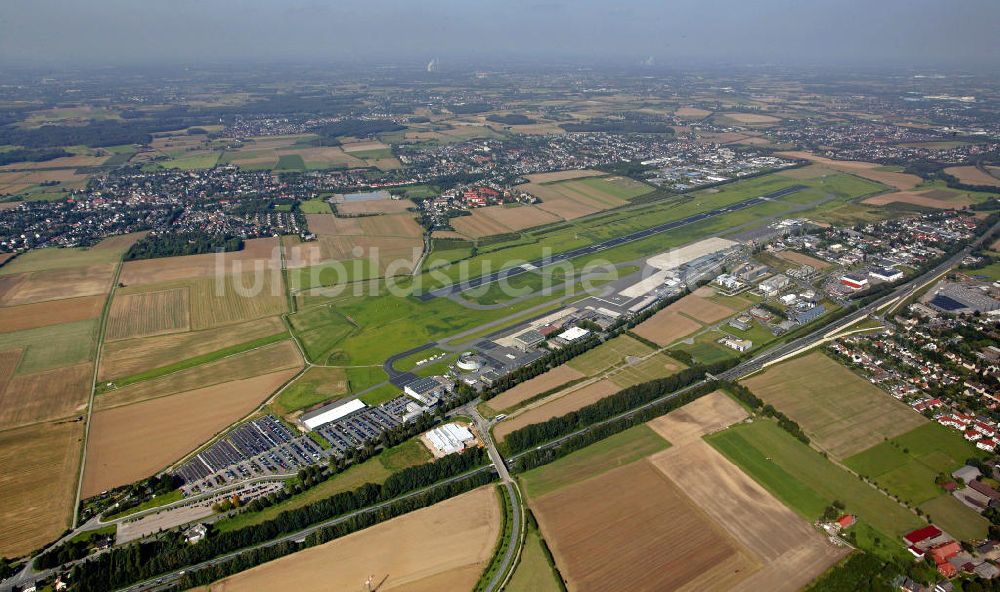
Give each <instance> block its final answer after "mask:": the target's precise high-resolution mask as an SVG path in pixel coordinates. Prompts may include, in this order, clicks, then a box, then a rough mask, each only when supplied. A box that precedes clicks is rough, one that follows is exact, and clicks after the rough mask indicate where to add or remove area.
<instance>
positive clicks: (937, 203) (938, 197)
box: [864, 189, 972, 210]
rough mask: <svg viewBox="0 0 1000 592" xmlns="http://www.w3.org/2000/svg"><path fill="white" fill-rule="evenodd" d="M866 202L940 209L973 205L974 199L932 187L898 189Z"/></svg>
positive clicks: (870, 198)
mask: <svg viewBox="0 0 1000 592" xmlns="http://www.w3.org/2000/svg"><path fill="white" fill-rule="evenodd" d="M864 203H867V204H872V205H876V206H884V205H886V204H891V203H908V204H913V205H916V206H923V207H925V208H936V209H939V210H951V209H961V208H964V207H966V206H969V205H972V200H971V199H969V197H968V195H967V194H964V193H954V192H951V191H944V190H940V189H930V190H927V191H896V192H894V193H883V194H882V195H876V196H875V197H869V198H868V199H866V200H865V201H864Z"/></svg>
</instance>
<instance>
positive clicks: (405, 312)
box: [289, 293, 552, 366]
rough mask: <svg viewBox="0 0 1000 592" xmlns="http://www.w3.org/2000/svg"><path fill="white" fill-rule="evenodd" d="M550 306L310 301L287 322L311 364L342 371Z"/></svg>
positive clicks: (395, 299)
mask: <svg viewBox="0 0 1000 592" xmlns="http://www.w3.org/2000/svg"><path fill="white" fill-rule="evenodd" d="M549 300H552V298H549V297H545V296H537V297H531V298H528V299H526V300H524V301H522V302H519V303H517V304H514V305H511V306H505V307H502V308H498V309H495V310H474V309H469V308H465V307H464V306H462V305H460V304H458V303H456V302H453V301H451V300H449V299H447V298H435V299H433V300H430V301H426V302H421V301H420V300H417V299H416V298H412V297H400V296H395V295H393V294H389V293H382V294H379V295H374V296H342V297H339V298H330V299H324V298H316V299H313V298H310V299H308V300H307V301H305V302H304V303H303V304H304V307H303V308H302V309H301V310H300V311H299V312H298V313H296V314H293V315H290V316H289V319H290V320H291V323H292V327H293V328H294V330H295V332H296V334H297V335H298V336H299V337H300V338H301V339H302V341H303V347H304V348H305V349H306V353H307V354H308V355H309V358H310V359H311V360H314V361H317V362H322V363H326V364H330V365H344V366H349V365H367V364H381V363H382V362H383V361H385V359H386V358H388V357H389V356H391V355H392V354H395V353H398V352H400V351H404V350H406V349H409V348H411V347H416V346H418V345H423V344H425V343H427V342H430V341H435V340H437V339H440V338H442V337H446V336H449V335H454V334H456V333H459V332H461V331H463V330H467V329H472V328H475V327H477V326H479V325H482V324H484V323H488V322H490V321H493V320H496V319H500V318H503V317H505V316H508V315H511V314H514V313H517V312H520V311H522V310H525V309H527V308H531V307H533V306H537V305H539V304H542V303H544V302H547V301H549ZM496 329H497V328H493V329H491V330H496ZM387 336H390V338H387Z"/></svg>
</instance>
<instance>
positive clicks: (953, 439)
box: [844, 423, 983, 511]
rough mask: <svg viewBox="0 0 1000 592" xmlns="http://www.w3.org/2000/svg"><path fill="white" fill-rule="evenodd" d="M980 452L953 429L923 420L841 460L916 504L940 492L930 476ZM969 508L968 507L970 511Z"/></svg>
mask: <svg viewBox="0 0 1000 592" xmlns="http://www.w3.org/2000/svg"><path fill="white" fill-rule="evenodd" d="M982 456H983V453H982V451H980V450H979V449H977V448H976V447H975V446H973V445H972V444H971V443H970V442H967V441H966V440H965V438H963V437H962V436H961V435H960V434H959V433H958V432H956V431H955V430H952V429H949V428H946V427H944V426H942V425H940V424H937V423H926V424H924V425H922V426H920V427H918V428H916V429H913V430H911V431H909V432H906V433H905V434H902V435H900V436H897V437H896V438H891V439H889V440H886V441H884V442H881V443H879V444H876V445H875V446H872V447H871V448H869V449H868V450H865V451H864V452H861V453H858V454H855V455H854V456H851V457H849V458H847V459H845V461H844V464H846V465H847V466H848V467H850V468H851V469H852V470H854V471H856V472H857V473H858V474H859V475H864V476H866V477H868V478H870V479H872V480H874V481H875V482H876V483H878V484H879V486H881V487H884V488H885V489H886V490H888V491H891V492H892V493H893V494H894V495H896V496H898V497H899V498H900V499H903V500H906V501H907V502H909V503H911V504H914V505H917V504H923V503H925V502H928V501H930V500H932V499H934V498H936V497H938V496H940V495H942V494H943V491H942V489H941V488H939V487H938V486H937V485H935V483H934V478H935V477H937V476H938V475H939V474H941V473H944V474H946V475H950V474H951V472H952V471H954V470H955V469H958V468H959V467H961V466H962V465H963V464H965V461H966V459H969V458H972V457H982ZM970 511H971V510H970Z"/></svg>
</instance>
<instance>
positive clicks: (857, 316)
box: [0, 198, 1000, 591]
mask: <svg viewBox="0 0 1000 592" xmlns="http://www.w3.org/2000/svg"><path fill="white" fill-rule="evenodd" d="M755 199H760V198H755ZM744 203H745V202H744ZM731 207H732V206H731ZM744 207H745V206H744ZM998 229H1000V223H998V224H996V225H994V226H993V227H992V228H991V229H989V230H988V231H987V232H986V233H984V234H983V235H982V236H980V237H979V238H978V239H977V240H976V241H975V242H973V243H972V244H970V245H969V246H967V247H965V248H964V249H962V250H961V251H959V252H958V253H956V254H954V255H952V256H951V257H949V258H948V259H947V260H945V261H943V262H942V263H940V264H938V265H936V266H935V267H934V268H933V269H931V270H930V271H927V272H925V273H923V274H921V275H920V276H918V277H916V278H913V279H911V280H909V281H907V282H906V283H904V284H901V285H900V286H898V287H897V288H895V289H894V290H893V291H892V292H890V293H889V294H887V295H885V296H882V297H880V298H878V299H876V300H875V301H873V302H871V303H869V304H866V305H865V306H863V307H861V308H859V309H858V310H856V311H854V312H852V313H850V314H848V315H846V316H844V317H842V318H840V319H837V320H836V321H833V322H832V323H827V324H824V325H823V326H821V327H819V328H817V329H815V330H814V331H812V332H810V333H809V334H807V335H804V336H802V337H798V338H796V339H793V340H792V341H789V342H788V343H785V344H782V345H780V346H777V347H775V348H773V349H769V350H767V351H764V352H761V353H759V354H757V355H755V356H753V357H752V358H750V359H749V360H746V361H744V362H742V363H740V364H739V365H737V366H735V367H733V368H731V369H729V370H727V371H725V372H722V373H720V374H719V375H718V376H717V377H707V378H706V379H705V380H702V381H699V382H697V383H695V384H692V385H690V386H688V387H685V388H683V389H680V390H678V391H674V392H671V393H668V394H665V395H663V396H662V397H659V398H657V399H655V400H654V401H651V402H649V403H646V404H644V405H642V406H640V407H638V408H635V409H631V410H629V411H626V412H624V413H622V414H620V415H617V416H615V417H612V418H609V419H606V420H603V421H601V422H599V423H597V424H593V425H591V426H587V427H585V428H581V429H580V430H577V431H575V432H572V433H570V434H566V435H564V436H562V437H560V438H558V439H556V440H553V441H550V442H547V443H545V444H542V445H540V446H538V447H536V448H535V449H533V450H541V449H547V448H553V447H557V446H559V445H560V444H562V443H563V442H565V441H566V440H569V439H571V438H573V437H576V436H578V435H581V434H584V433H587V432H588V431H590V430H592V429H594V428H596V427H598V426H601V425H604V424H607V423H609V422H613V421H616V420H619V419H622V418H625V417H629V416H631V415H634V414H636V413H639V412H641V411H643V410H645V409H648V408H649V407H652V406H654V405H658V404H660V403H663V402H665V401H669V400H671V399H674V398H676V397H678V396H680V395H681V394H683V393H685V392H687V391H689V390H691V389H693V388H697V387H699V386H701V385H703V384H705V383H706V382H708V381H710V380H712V379H713V378H719V379H724V380H731V381H735V380H738V379H740V378H743V377H746V376H748V375H750V374H753V373H755V372H757V371H759V370H760V369H761V368H763V367H764V366H766V365H768V364H771V363H775V362H776V361H780V360H781V359H784V358H787V357H790V356H793V355H796V354H797V353H800V352H802V351H805V350H807V349H810V348H812V347H815V346H817V345H819V344H821V343H823V342H824V341H828V340H829V339H831V338H832V336H834V335H836V334H837V333H839V332H842V331H844V330H846V329H848V328H849V327H850V326H851V325H853V324H854V323H856V322H858V321H860V320H861V319H863V318H864V317H866V316H868V315H870V314H872V313H875V312H877V311H878V310H879V309H881V308H884V307H887V306H888V305H890V304H893V303H899V302H903V301H904V300H906V299H907V298H909V297H910V296H912V295H913V294H914V293H915V292H917V291H918V290H920V289H922V288H923V287H925V286H927V285H928V284H930V283H932V282H933V281H934V280H936V279H937V278H938V277H940V276H942V275H943V274H944V273H945V272H947V271H948V270H949V269H951V268H953V267H955V266H956V265H957V264H958V263H960V262H961V260H962V259H963V258H964V257H965V256H966V255H968V254H969V253H970V252H971V251H972V250H974V249H975V248H976V247H978V246H979V245H980V244H982V242H983V240H985V238H986V237H987V236H989V235H990V234H992V233H993V232H994V231H997V230H998ZM477 402H478V399H477V400H476V401H473V402H472V403H469V404H467V405H465V406H463V407H461V408H459V409H456V410H454V411H452V414H454V413H458V412H461V413H464V414H467V415H469V416H471V417H472V418H473V420H474V421H475V423H476V426H477V428H478V431H479V433H480V434H481V435H482V437H483V442H484V444H485V445H486V447H487V451H488V453H489V456H490V460H491V462H492V464H491V465H486V466H483V467H481V468H478V469H475V470H473V471H469V472H467V473H464V474H462V475H458V476H455V477H451V478H449V479H446V480H444V481H441V482H439V483H436V484H434V485H431V486H428V487H426V488H423V489H420V490H416V491H413V492H410V493H407V494H404V495H402V496H400V497H398V498H395V499H394V500H389V501H387V502H382V503H379V504H376V505H374V506H370V507H368V508H364V509H361V510H357V511H355V512H351V513H349V514H346V515H343V516H338V517H336V518H332V519H330V520H327V521H324V522H321V523H318V524H315V525H312V526H310V527H307V528H305V529H302V530H300V531H297V532H295V533H291V534H288V535H283V536H281V537H279V538H277V539H274V540H272V541H268V542H266V543H262V544H260V545H257V546H254V547H247V548H243V549H240V550H237V551H234V552H232V553H229V554H226V555H223V556H220V557H216V558H214V559H212V560H210V561H206V562H203V563H200V564H196V565H193V566H188V567H186V568H184V569H180V570H176V571H174V572H170V573H167V574H162V575H159V576H158V577H156V578H151V579H149V580H146V581H144V582H140V583H137V584H134V585H132V586H130V587H129V588H126V590H129V591H138V590H164V589H166V588H168V587H170V586H171V585H172V584H173V583H175V582H176V581H177V580H179V579H180V578H181V577H182V575H183V574H185V573H188V572H191V571H196V570H198V569H203V568H205V567H209V566H211V565H214V564H217V563H220V562H224V561H226V560H228V559H232V558H233V557H236V556H238V555H240V554H242V553H245V552H248V551H250V550H253V549H258V548H266V547H268V546H272V545H275V544H278V543H281V542H288V541H292V542H294V541H301V540H303V539H304V538H305V537H307V536H308V535H310V534H312V533H314V532H316V531H318V530H320V529H322V528H325V527H328V526H331V525H334V524H338V523H340V522H342V521H344V520H347V519H349V518H351V517H353V516H356V515H359V514H363V513H366V512H371V511H374V510H377V509H380V508H382V507H385V506H387V505H389V504H391V503H393V502H395V501H397V500H401V499H406V498H408V497H412V496H414V495H418V494H420V493H423V492H426V491H429V490H431V489H434V488H436V487H439V486H441V485H443V484H446V483H451V482H454V481H457V480H460V479H462V478H464V477H467V476H469V475H473V474H476V473H479V472H481V471H484V470H495V471H496V472H497V473H498V475H499V476H500V480H501V484H502V485H503V486H504V487H505V489H506V492H507V495H508V496H510V500H511V507H512V508H513V520H512V532H511V539H510V540H511V544H510V545H509V546H508V548H507V550H506V552H505V555H504V557H503V559H502V563H501V566H500V569H498V570H497V572H496V573H495V574H494V576H493V577H492V579H491V581H490V582H489V585H488V587H487V590H489V591H493V590H497V589H498V588H499V587H502V585H503V584H505V582H506V576H507V574H508V573H509V572H510V570H511V569H512V567H513V563H514V560H515V559H516V557H517V553H518V552H519V551H520V541H521V533H522V531H523V520H524V513H523V508H522V506H521V498H520V496H519V495H518V492H517V491H516V487H517V485H516V481H514V480H513V479H512V478H511V477H510V474H509V472H508V469H507V464H506V461H505V459H504V458H503V457H502V456H501V455H500V453H499V451H498V450H497V449H496V446H495V444H494V443H493V441H492V438H491V436H490V432H489V428H490V425H491V424H490V423H489V422H487V421H486V420H485V419H484V418H483V417H482V416H481V415H480V414H479V413H478V411H477V410H476V408H475V404H476V403H477ZM530 451H531V450H528V451H522V452H520V453H518V454H516V455H514V456H512V457H511V458H509V459H507V461H514V460H516V459H517V458H520V457H521V456H523V455H525V454H527V453H528V452H530ZM187 501H190V500H187ZM160 509H162V508H160ZM91 557H93V556H91ZM24 571H28V572H30V567H29V568H28V569H27V570H24ZM24 571H22V573H21V574H18V575H16V576H14V577H13V578H11V579H8V580H7V581H5V582H3V584H2V585H0V590H8V589H10V586H11V585H12V584H14V583H18V582H21V581H22V577H23V576H24ZM36 575H37V576H44V575H47V573H39V574H36Z"/></svg>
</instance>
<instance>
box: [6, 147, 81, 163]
mask: <svg viewBox="0 0 1000 592" xmlns="http://www.w3.org/2000/svg"><path fill="white" fill-rule="evenodd" d="M64 156H73V153H72V152H66V151H65V150H63V149H62V148H15V149H13V150H6V151H3V152H0V166H2V165H5V164H14V163H16V162H45V161H47V160H53V159H56V158H62V157H64Z"/></svg>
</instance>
